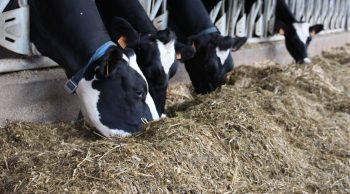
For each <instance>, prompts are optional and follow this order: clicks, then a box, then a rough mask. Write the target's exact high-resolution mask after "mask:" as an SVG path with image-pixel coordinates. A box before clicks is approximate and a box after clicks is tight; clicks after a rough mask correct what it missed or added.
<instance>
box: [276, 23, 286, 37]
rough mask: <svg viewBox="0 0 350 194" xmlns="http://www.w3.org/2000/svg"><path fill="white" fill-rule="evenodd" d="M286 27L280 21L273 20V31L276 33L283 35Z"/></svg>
mask: <svg viewBox="0 0 350 194" xmlns="http://www.w3.org/2000/svg"><path fill="white" fill-rule="evenodd" d="M286 28H287V26H286V24H285V23H283V22H282V21H276V22H275V32H276V33H278V34H280V35H283V36H284V34H285V32H286Z"/></svg>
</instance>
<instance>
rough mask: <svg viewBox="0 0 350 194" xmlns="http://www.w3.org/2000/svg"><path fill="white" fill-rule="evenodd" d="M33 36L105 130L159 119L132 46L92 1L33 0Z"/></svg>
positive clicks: (121, 132) (117, 131)
mask: <svg viewBox="0 0 350 194" xmlns="http://www.w3.org/2000/svg"><path fill="white" fill-rule="evenodd" d="M28 3H29V6H30V13H31V17H30V32H31V33H30V34H31V35H30V39H31V41H32V42H33V44H34V45H35V46H36V48H37V50H38V51H39V52H40V53H41V54H42V55H44V56H47V57H49V58H51V59H52V60H54V61H55V62H57V63H58V64H59V65H60V66H61V67H62V68H63V69H64V70H65V72H66V75H67V77H68V78H69V81H68V82H67V84H66V89H67V90H68V91H69V92H72V93H73V92H75V93H76V94H77V96H78V99H79V101H80V107H81V110H82V113H83V115H84V118H85V119H86V120H87V121H88V122H89V123H90V124H92V125H93V126H94V127H95V128H96V129H97V130H98V131H99V132H100V133H101V134H102V135H104V136H107V137H112V136H128V135H130V134H132V133H134V132H137V131H140V130H141V127H142V124H143V122H145V121H151V120H156V119H159V115H158V113H157V110H156V107H155V104H154V101H153V99H152V97H151V96H150V94H149V92H148V85H147V82H146V79H145V77H144V75H143V73H142V72H141V70H140V68H139V67H138V64H137V59H136V55H135V53H134V51H133V50H132V49H122V48H120V47H118V46H117V45H116V44H115V43H113V42H112V41H111V38H110V36H109V34H108V32H107V30H106V28H105V26H104V24H103V21H102V19H101V17H100V14H99V12H98V10H97V7H96V5H95V3H94V2H93V1H86V0H74V1H71V0H50V1H47V0H29V2H28Z"/></svg>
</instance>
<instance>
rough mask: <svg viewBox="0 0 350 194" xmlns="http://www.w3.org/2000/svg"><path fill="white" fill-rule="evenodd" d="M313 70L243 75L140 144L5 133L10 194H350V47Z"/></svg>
mask: <svg viewBox="0 0 350 194" xmlns="http://www.w3.org/2000/svg"><path fill="white" fill-rule="evenodd" d="M313 61H314V62H313V64H311V65H308V66H302V65H295V64H291V65H288V66H281V65H278V64H274V63H271V62H266V63H262V64H260V66H259V67H252V66H240V67H238V68H236V69H235V70H234V71H233V72H232V73H231V74H230V75H229V76H227V83H228V84H227V85H225V86H224V87H222V88H221V89H220V90H218V91H216V92H214V93H212V94H209V95H203V96H195V95H193V94H192V93H191V88H189V87H188V86H186V85H173V86H172V88H170V89H169V99H168V104H167V106H168V111H169V118H166V119H162V120H161V121H158V122H152V123H149V124H146V125H145V132H144V133H140V134H136V135H134V136H132V137H130V138H117V139H105V138H102V137H100V136H99V135H98V134H97V133H94V132H93V130H92V129H91V128H89V127H88V126H86V125H85V124H84V123H77V124H74V123H55V124H34V123H13V124H8V125H7V126H5V127H4V128H3V129H1V130H0V149H1V151H2V152H1V153H0V173H1V174H0V193H13V192H17V193H44V192H45V193H46V192H50V193H63V192H67V193H116V192H117V193H118V191H119V192H121V191H123V192H125V193H137V192H139V193H185V192H191V193H235V192H236V193H247V192H252V193H266V192H267V193H306V192H307V193H350V45H349V44H348V45H346V46H344V47H341V48H337V49H332V50H331V51H327V52H323V55H322V57H315V58H314V59H313Z"/></svg>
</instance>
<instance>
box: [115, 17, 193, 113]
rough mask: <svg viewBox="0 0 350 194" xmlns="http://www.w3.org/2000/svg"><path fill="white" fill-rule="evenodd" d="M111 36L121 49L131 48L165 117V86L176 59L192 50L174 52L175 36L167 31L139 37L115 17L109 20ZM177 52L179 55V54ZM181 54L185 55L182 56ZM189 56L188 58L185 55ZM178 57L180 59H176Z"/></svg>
mask: <svg viewBox="0 0 350 194" xmlns="http://www.w3.org/2000/svg"><path fill="white" fill-rule="evenodd" d="M110 29H111V31H110V34H111V36H112V37H113V39H114V40H115V41H116V42H118V44H119V45H120V46H122V47H128V48H132V49H133V50H134V51H135V53H136V55H137V63H138V65H139V67H140V69H141V71H142V72H143V74H144V75H145V77H146V79H147V82H148V85H149V91H150V94H151V96H152V97H153V99H154V101H155V103H156V107H157V111H158V113H159V114H160V115H161V114H163V113H164V107H165V100H166V91H167V87H168V82H169V79H170V78H171V77H173V76H174V75H175V73H176V70H177V63H175V60H176V57H177V56H178V59H179V58H181V56H184V57H185V59H187V58H189V57H191V56H193V54H194V51H193V52H192V55H191V50H193V49H192V48H191V47H180V48H178V47H177V49H178V50H179V51H178V52H176V51H175V44H176V36H175V33H174V32H172V31H170V30H160V31H157V32H155V33H152V34H139V33H137V32H136V30H135V29H134V28H133V27H132V26H131V25H130V24H129V23H128V22H127V21H126V20H124V19H122V18H119V17H116V18H114V19H113V20H112V24H111V27H110ZM179 52H180V53H179ZM181 53H184V54H183V55H181ZM188 53H190V54H188ZM179 56H180V57H179Z"/></svg>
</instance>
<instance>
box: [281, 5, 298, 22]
mask: <svg viewBox="0 0 350 194" xmlns="http://www.w3.org/2000/svg"><path fill="white" fill-rule="evenodd" d="M276 20H280V21H283V22H284V23H285V24H293V23H295V22H297V20H296V19H295V17H294V15H293V13H292V12H291V11H290V9H289V7H288V6H287V4H286V3H285V2H284V0H277V3H276Z"/></svg>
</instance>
